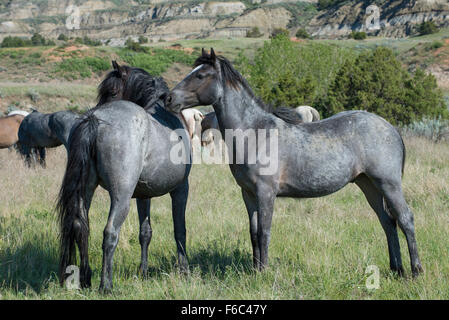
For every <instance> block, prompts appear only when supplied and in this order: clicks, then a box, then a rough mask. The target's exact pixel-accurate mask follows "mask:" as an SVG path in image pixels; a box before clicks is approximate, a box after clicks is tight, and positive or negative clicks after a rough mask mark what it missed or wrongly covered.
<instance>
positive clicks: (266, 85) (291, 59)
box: [235, 35, 353, 107]
mask: <svg viewBox="0 0 449 320" xmlns="http://www.w3.org/2000/svg"><path fill="white" fill-rule="evenodd" d="M352 56H353V53H352V52H351V51H349V50H348V49H343V48H339V47H337V46H331V45H325V44H320V43H314V42H310V43H307V44H306V45H298V44H297V43H295V42H292V41H290V39H289V38H288V37H286V36H285V35H280V36H278V37H276V38H274V39H271V40H270V41H267V42H266V43H265V44H264V46H263V47H262V48H260V49H258V50H257V52H256V54H255V56H254V61H252V62H251V61H249V59H248V58H247V57H246V56H244V55H243V53H242V52H241V53H240V54H239V56H238V58H237V60H236V62H235V65H236V67H237V68H238V69H239V71H240V72H241V73H242V75H243V76H244V77H245V78H246V79H247V80H248V82H249V84H250V85H251V87H252V88H253V90H254V92H255V93H256V94H257V96H259V97H260V98H261V99H262V100H263V101H265V102H266V103H271V104H273V105H277V106H278V105H285V106H291V107H296V106H298V105H301V104H308V105H311V104H312V105H313V104H315V101H317V100H318V99H321V98H323V97H324V96H326V93H327V88H328V86H329V84H330V82H331V81H332V79H333V77H334V76H335V75H336V73H337V71H338V70H339V68H340V66H341V65H342V64H343V63H344V61H345V60H346V59H350V58H352Z"/></svg>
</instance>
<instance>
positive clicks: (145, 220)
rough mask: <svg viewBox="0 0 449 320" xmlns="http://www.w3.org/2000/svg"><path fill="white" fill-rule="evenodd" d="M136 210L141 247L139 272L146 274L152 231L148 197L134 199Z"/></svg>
mask: <svg viewBox="0 0 449 320" xmlns="http://www.w3.org/2000/svg"><path fill="white" fill-rule="evenodd" d="M136 202H137V211H138V213H139V223H140V232H139V242H140V248H141V260H140V268H139V272H140V274H142V275H143V276H146V274H147V270H148V246H149V245H150V241H151V236H152V234H153V231H152V230H151V221H150V205H151V200H150V199H136Z"/></svg>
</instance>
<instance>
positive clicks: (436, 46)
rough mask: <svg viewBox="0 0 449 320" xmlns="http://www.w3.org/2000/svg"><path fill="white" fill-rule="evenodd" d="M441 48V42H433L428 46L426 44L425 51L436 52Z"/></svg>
mask: <svg viewBox="0 0 449 320" xmlns="http://www.w3.org/2000/svg"><path fill="white" fill-rule="evenodd" d="M442 46H444V43H443V42H441V41H434V42H432V43H430V44H427V45H426V47H425V49H426V51H430V50H436V49H439V48H441V47H442Z"/></svg>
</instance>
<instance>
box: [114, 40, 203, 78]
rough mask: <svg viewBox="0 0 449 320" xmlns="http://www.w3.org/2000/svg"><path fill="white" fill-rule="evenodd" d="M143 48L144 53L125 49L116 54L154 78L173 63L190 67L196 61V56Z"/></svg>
mask: <svg viewBox="0 0 449 320" xmlns="http://www.w3.org/2000/svg"><path fill="white" fill-rule="evenodd" d="M143 48H145V49H146V50H145V52H136V51H134V50H131V49H129V48H125V49H121V50H119V52H118V54H119V56H120V58H121V59H123V60H124V61H125V62H126V63H128V64H129V65H131V66H133V67H138V68H142V69H144V70H146V71H147V72H149V73H150V74H151V75H155V76H159V75H161V74H162V73H163V72H165V71H166V70H167V69H168V68H169V67H170V66H171V65H172V64H173V63H175V62H177V63H182V64H186V65H189V66H190V65H192V64H193V62H194V61H195V59H196V56H193V55H190V54H187V53H185V52H184V51H180V50H171V49H156V48H154V49H152V50H150V48H147V47H143Z"/></svg>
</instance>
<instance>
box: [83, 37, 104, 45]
mask: <svg viewBox="0 0 449 320" xmlns="http://www.w3.org/2000/svg"><path fill="white" fill-rule="evenodd" d="M82 43H83V44H85V45H87V46H92V47H97V46H101V41H100V40H93V39H91V38H89V37H88V36H84V37H83V39H82Z"/></svg>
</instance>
